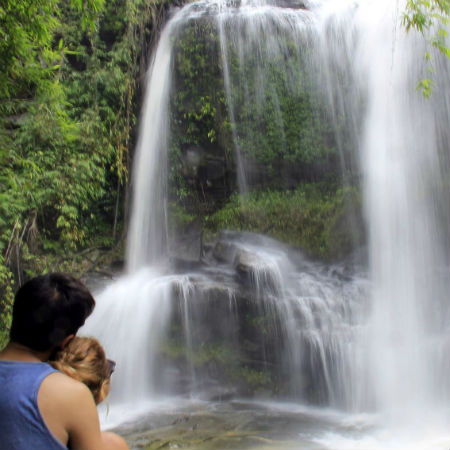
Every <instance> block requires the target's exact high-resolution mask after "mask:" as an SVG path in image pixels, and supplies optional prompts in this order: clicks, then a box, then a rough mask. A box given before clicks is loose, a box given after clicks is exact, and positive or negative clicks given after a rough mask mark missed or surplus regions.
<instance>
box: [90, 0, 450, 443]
mask: <svg viewBox="0 0 450 450" xmlns="http://www.w3.org/2000/svg"><path fill="white" fill-rule="evenodd" d="M403 8H404V4H403V3H401V2H395V1H393V0H359V1H357V2H355V1H353V0H310V1H308V2H307V4H306V9H289V8H288V9H287V8H280V7H277V6H274V5H269V4H256V3H254V2H243V3H242V5H241V7H240V8H237V7H236V6H233V5H226V4H223V3H221V2H213V1H211V2H209V1H203V2H196V3H193V4H190V5H188V6H186V7H184V8H183V9H181V10H180V11H178V12H177V13H176V14H175V15H174V16H173V18H172V19H171V20H170V21H169V23H168V24H167V26H166V27H165V28H164V30H163V32H162V35H161V39H160V42H159V44H158V47H157V49H156V52H155V56H154V58H153V62H152V65H151V68H150V70H149V75H148V84H147V89H146V99H145V101H144V107H143V114H142V118H141V125H140V137H139V142H138V147H137V150H136V156H135V164H134V177H133V180H134V181H133V192H134V195H133V198H134V200H133V207H132V208H133V209H132V219H131V223H130V232H129V238H128V250H127V251H128V253H127V264H128V269H129V272H130V274H129V275H128V276H127V277H124V278H123V279H121V280H119V281H118V282H117V283H115V284H113V285H112V286H110V288H108V289H107V290H106V291H105V292H103V293H102V294H101V295H99V296H98V306H97V308H96V312H95V313H94V316H93V318H92V319H89V321H88V324H87V327H86V330H85V331H86V333H88V334H91V333H92V334H96V335H98V336H99V337H100V339H101V341H102V342H103V343H104V344H105V346H106V348H107V351H108V353H109V354H110V355H111V357H113V358H116V359H117V360H118V363H119V364H118V370H117V378H116V380H115V386H116V387H115V388H114V391H115V392H114V391H113V397H112V400H113V402H124V401H126V402H128V403H130V402H136V401H137V400H142V399H149V398H153V396H154V395H155V394H156V393H157V392H158V386H159V385H158V383H157V382H156V381H155V380H156V379H158V377H159V380H161V378H164V377H166V375H167V377H166V378H167V379H168V378H170V377H179V378H180V379H181V377H183V378H182V380H183V383H184V384H186V385H188V387H187V388H186V391H188V393H189V392H190V393H193V392H196V393H198V389H199V387H202V386H203V387H204V386H205V385H206V382H205V379H203V378H202V377H201V376H199V375H198V374H197V373H196V370H195V367H194V364H193V359H192V358H193V355H192V353H193V352H194V351H195V348H197V347H196V345H197V341H198V340H199V338H198V333H199V329H200V326H199V325H200V324H199V321H200V320H206V321H208V320H211V319H212V314H214V311H209V312H208V314H209V315H208V314H206V313H205V311H199V310H198V308H196V303H199V304H201V305H202V307H205V306H204V305H211V304H213V305H214V307H217V303H214V302H209V303H208V302H204V303H201V302H199V298H205V299H209V297H208V296H209V295H210V293H211V292H214V291H215V290H217V289H218V287H217V280H218V279H220V280H221V282H222V285H221V287H220V289H221V290H224V289H225V291H226V295H225V298H227V299H228V300H227V302H226V304H225V305H221V306H220V308H221V309H220V312H219V313H218V314H220V315H221V319H223V322H224V323H225V324H226V326H224V327H223V329H220V330H216V331H217V333H218V334H220V336H221V337H222V338H223V339H224V340H227V341H228V342H229V343H230V345H231V344H232V346H238V345H239V342H237V339H236V336H233V332H234V330H235V328H233V327H237V325H236V324H237V322H238V319H237V318H236V311H237V307H236V298H235V296H236V291H235V285H234V281H233V277H235V272H234V271H235V270H236V267H235V264H236V263H235V262H234V261H231V260H230V261H227V263H226V264H222V265H218V264H217V261H215V262H214V264H215V265H213V266H212V267H209V268H208V269H207V270H205V272H204V273H202V274H201V275H200V274H199V273H189V272H188V273H185V274H183V275H177V274H175V275H171V274H170V269H169V268H168V265H166V261H165V256H166V253H167V239H168V237H167V223H166V222H167V217H166V191H167V162H166V161H167V160H166V158H167V152H168V137H169V136H168V133H169V129H170V126H169V117H170V114H169V104H170V89H171V83H172V79H171V63H172V58H173V54H172V53H173V45H174V41H175V40H176V38H177V33H178V32H179V29H180V27H182V26H183V25H185V24H186V22H187V21H190V20H195V19H197V18H198V17H203V16H205V15H210V16H212V17H214V20H215V22H216V24H217V32H218V35H219V39H220V51H221V61H222V68H223V71H224V73H223V76H224V87H225V91H226V97H227V102H228V113H229V117H230V120H231V122H232V134H233V139H234V147H235V149H236V150H237V151H240V148H241V145H240V141H239V139H240V138H241V137H242V136H241V134H242V129H241V130H240V132H238V131H239V126H242V124H240V123H238V121H239V119H238V114H237V112H236V111H235V109H237V108H236V105H235V104H234V102H235V97H234V94H233V92H234V91H235V90H241V92H242V94H243V97H242V98H244V99H245V102H250V103H255V104H256V105H259V106H258V107H259V110H260V111H263V110H264V108H265V107H266V106H267V102H269V103H270V107H271V108H272V109H273V111H274V116H273V124H274V125H276V126H277V133H278V135H279V137H280V142H285V141H284V138H283V137H284V133H285V129H284V127H285V123H284V121H283V120H284V119H283V111H281V109H280V107H279V98H278V95H279V92H277V91H276V89H275V88H274V86H275V84H274V83H273V80H271V79H270V77H269V75H268V73H266V72H265V60H264V58H265V56H267V55H274V54H275V55H280V56H281V57H280V58H279V59H277V61H279V62H280V64H281V62H282V61H284V63H285V64H286V66H285V67H282V68H281V69H280V71H281V72H282V74H283V75H282V77H283V83H284V86H285V87H286V91H285V92H287V93H288V94H290V95H294V94H295V93H296V92H297V89H299V85H298V83H300V82H301V83H306V84H307V85H308V86H311V90H312V91H313V92H314V94H315V95H318V96H320V97H321V99H322V100H324V101H325V104H326V105H327V108H328V109H327V114H326V117H327V120H330V122H331V127H332V129H333V131H334V135H335V141H336V143H337V147H338V149H339V150H340V152H341V163H342V166H343V168H348V166H349V164H351V162H349V159H348V153H349V152H348V151H347V149H346V147H347V146H353V147H355V149H356V151H357V152H358V154H359V162H360V169H361V172H362V184H363V190H364V203H365V211H366V219H367V224H368V231H369V279H370V281H369V283H367V280H366V278H365V276H364V275H361V274H355V273H352V274H351V276H350V277H348V278H345V277H341V276H340V275H339V273H338V275H336V274H334V273H332V272H331V271H330V272H326V270H325V268H324V267H323V266H319V265H312V264H306V265H305V262H304V261H303V262H302V263H301V264H297V263H293V262H292V261H291V259H290V257H289V256H288V254H287V251H286V250H285V249H284V248H283V249H281V248H279V247H278V246H277V245H275V244H273V243H270V242H267V241H265V240H258V241H257V244H256V245H255V243H254V242H253V243H251V242H246V241H245V239H246V237H245V236H244V241H240V242H235V241H233V240H232V239H230V240H229V241H228V242H233V245H234V246H235V249H236V251H237V252H239V255H240V258H241V260H242V261H243V265H244V266H245V270H247V271H248V272H245V273H247V274H248V275H250V286H251V289H252V290H253V293H254V294H255V295H254V297H255V298H256V299H258V301H259V302H260V303H259V308H260V309H261V310H262V311H263V312H264V311H267V312H269V313H270V314H268V315H270V316H271V317H276V318H277V320H276V321H275V322H273V323H272V324H270V327H272V332H273V334H274V335H275V334H279V335H281V336H282V337H283V339H284V340H283V346H281V347H280V349H279V350H280V351H282V352H283V355H281V356H280V361H281V364H283V365H284V368H285V369H286V368H287V370H289V371H291V373H292V376H291V377H290V379H289V381H290V384H291V390H290V392H291V394H292V395H293V396H295V398H296V399H299V400H301V401H305V400H306V395H305V392H306V391H307V389H306V388H305V383H311V380H313V381H314V382H315V383H316V385H315V386H316V388H317V390H318V391H320V392H317V393H315V399H316V400H318V403H321V404H324V405H326V406H331V407H335V408H342V409H344V410H346V411H352V412H365V411H369V412H371V413H373V412H377V413H379V415H380V423H383V425H385V426H390V427H391V429H393V428H399V427H402V426H404V427H406V428H411V426H412V427H413V428H414V427H415V430H416V431H417V430H420V429H421V426H422V425H423V424H424V423H427V427H428V424H429V423H430V422H427V419H428V418H429V416H430V411H432V412H433V414H435V415H436V420H435V421H434V422H433V423H436V422H439V421H441V422H442V423H443V428H444V429H445V427H446V426H448V424H449V420H448V411H449V407H448V404H449V403H450V308H449V301H448V295H449V292H450V282H449V273H448V268H449V257H448V254H447V253H448V248H449V246H448V241H449V238H448V232H449V231H448V225H449V217H448V216H449V212H448V209H449V198H450V195H449V192H448V181H446V177H447V178H448V145H449V131H448V128H449V127H448V125H449V122H450V121H449V117H450V113H449V111H450V106H449V105H450V96H449V93H448V79H447V78H448V73H449V69H448V64H447V63H446V62H445V61H441V60H440V59H439V58H438V59H437V65H438V69H439V71H438V73H437V74H436V75H435V79H436V87H435V92H434V94H433V96H432V98H431V99H425V98H423V97H422V96H421V94H420V93H418V92H416V91H415V85H416V83H417V82H418V81H419V79H420V78H421V77H422V76H423V75H424V66H423V55H424V52H425V47H424V42H423V39H422V38H421V37H419V36H417V35H414V34H413V33H410V35H406V33H405V30H404V29H403V28H402V26H401V24H400V22H401V14H402V11H403ZM281 34H283V35H284V36H289V39H285V40H280V39H279V37H280V35H281ZM293 43H294V44H293ZM230 48H232V49H234V51H235V54H234V57H236V58H237V60H232V59H231V58H232V55H231V54H230V53H229V49H230ZM236 55H237V56H236ZM255 55H257V57H256V58H254V56H255ZM252 58H254V64H255V67H254V69H255V70H254V72H253V75H252V76H254V77H255V79H254V80H252V82H251V83H247V81H248V80H247V79H246V77H247V76H248V73H245V72H244V68H245V64H246V61H249V60H251V61H253V59H252ZM298 64H301V70H302V75H301V76H299V75H298V73H297V71H298V70H299V67H297V65H298ZM281 72H280V73H281ZM277 82H279V80H277ZM250 86H252V87H255V86H256V87H257V89H256V90H255V91H253V90H252V89H251V88H250ZM263 94H264V95H263ZM245 102H244V103H245ZM323 120H325V119H323ZM235 121H236V123H235ZM343 124H345V125H346V126H345V127H343ZM312 125H314V124H312ZM343 128H345V132H343V131H342V129H343ZM244 131H245V132H247V133H248V134H249V135H250V137H251V138H252V139H253V138H254V139H256V138H257V133H258V132H259V131H258V129H257V127H255V128H254V129H248V130H244ZM240 133H241V134H240ZM302 138H303V137H302ZM255 142H257V140H255ZM236 159H237V161H238V163H239V162H240V161H241V160H242V159H243V158H242V155H240V153H239V154H238V155H237V157H236ZM237 173H238V176H239V180H238V185H239V186H240V187H241V189H243V190H246V189H247V174H246V167H245V161H243V160H242V166H240V167H239V168H238V170H237ZM242 261H241V262H242ZM233 264H234V266H233ZM147 265H151V266H152V268H151V269H142V268H143V267H145V266H147ZM217 266H220V267H217ZM339 270H340V268H339ZM339 270H338V272H339ZM167 271H169V275H168V274H167ZM174 292H177V296H178V297H177V298H178V299H180V302H179V310H180V311H181V312H180V311H179V312H180V317H181V319H180V320H181V323H182V327H183V333H184V336H185V351H186V358H187V359H188V360H189V362H190V363H191V365H190V367H189V372H190V373H189V374H187V375H186V374H180V373H179V372H176V370H175V369H174V371H173V373H172V375H170V376H169V375H168V374H163V375H161V373H158V371H159V370H160V368H159V367H155V366H158V362H157V357H156V353H157V347H158V346H159V345H160V344H161V341H162V340H164V339H166V337H167V329H168V328H169V325H170V320H172V319H173V316H174V315H176V311H174V308H173V299H174V298H175V295H174ZM368 292H370V294H369V295H368V294H367V293H368ZM211 298H212V297H211ZM207 307H210V306H207ZM205 308H206V307H205ZM211 322H213V320H211ZM227 327H229V328H230V330H231V331H230V330H227V329H226V328H227ZM270 327H269V328H270ZM196 333H197V335H196ZM268 339H270V337H269V338H268ZM277 350H278V349H277ZM272 351H273V349H272ZM301 373H304V374H306V375H305V376H304V379H302V376H300V375H299V374H301ZM166 381H167V380H166ZM207 381H209V380H207ZM172 384H173V383H172ZM166 385H167V386H168V385H170V383H168V382H167V383H166ZM117 386H118V388H117ZM167 386H166V387H167ZM191 388H192V389H191ZM169 391H170V386H169ZM441 432H442V429H439V430H438V431H435V430H434V428H433V433H435V434H437V435H439V433H441ZM330 439H331V440H333V439H334V443H335V447H334V448H338V444H336V442H337V441H338V439H337V438H336V436H333V437H331V438H330ZM445 439H446V438H445ZM319 441H320V442H321V443H322V444H324V445H327V446H329V445H330V442H329V440H327V439H318V442H319ZM394 441H395V439H394ZM379 442H383V436H382V437H381V438H378V437H377V438H376V439H375V442H372V441H370V443H368V441H366V440H363V444H358V443H354V442H349V441H344V443H343V444H342V447H339V448H350V446H354V448H364V449H365V448H387V447H383V444H382V443H381V444H380V443H379ZM411 442H412V441H411V440H408V441H407V444H406V447H405V446H403V447H402V445H403V444H398V448H412V446H413V444H412V443H411ZM439 442H440V443H441V442H442V441H439ZM445 442H446V444H444V445H446V446H447V447H448V445H447V444H448V442H447V441H445ZM422 444H423V443H422ZM422 444H421V445H422ZM339 445H340V444H339ZM386 445H387V444H386ZM389 445H391V444H389ZM433 445H434V444H433ZM440 445H441V444H438V445H437V446H436V448H446V447H441V446H440ZM358 446H359V447H358ZM364 446H366V447H364ZM431 446H432V445H431V444H430V447H431ZM389 448H397V444H392V446H390V447H389Z"/></svg>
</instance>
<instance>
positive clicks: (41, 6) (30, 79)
mask: <svg viewBox="0 0 450 450" xmlns="http://www.w3.org/2000/svg"><path fill="white" fill-rule="evenodd" d="M161 3H162V4H164V3H165V2H164V1H162V2H146V1H143V0H139V1H137V0H136V1H132V0H112V1H110V2H105V1H104V0H70V1H62V0H61V1H58V0H14V1H12V0H5V2H2V4H1V6H0V58H1V59H2V63H3V64H2V66H1V68H0V163H1V165H0V294H2V302H3V303H2V305H3V306H2V309H1V310H0V313H1V317H2V319H1V322H2V329H6V328H7V327H6V324H7V322H8V317H9V316H8V314H9V313H8V311H9V309H8V308H9V306H8V305H10V303H11V300H12V292H13V290H14V289H15V288H16V287H17V285H19V284H20V283H21V282H23V280H24V279H25V278H27V277H30V276H33V275H35V274H36V273H38V272H44V271H46V270H70V271H75V272H78V269H79V268H80V267H82V266H83V267H84V266H85V264H83V265H81V264H80V263H81V260H82V257H81V256H78V255H84V257H85V258H86V254H84V253H83V251H84V250H83V249H85V248H89V247H98V246H105V245H106V246H111V245H112V244H113V243H114V242H115V241H117V240H118V239H119V238H120V222H121V219H122V215H121V210H122V209H121V207H120V202H121V200H122V199H123V198H124V197H125V196H124V193H123V190H124V186H125V184H126V182H127V180H128V167H129V157H128V152H129V148H130V147H131V146H132V145H133V142H132V140H131V139H130V136H131V133H132V129H133V127H134V125H135V123H136V110H137V108H136V106H135V94H136V93H137V92H138V89H137V87H138V84H137V80H138V73H139V70H140V67H139V61H140V58H141V55H142V53H143V52H144V50H145V49H144V48H142V42H143V41H144V39H142V36H143V35H144V34H145V33H147V31H148V26H151V24H152V23H153V22H154V21H155V20H158V19H157V15H156V13H155V11H156V6H157V5H158V4H161ZM5 327H6V328H5ZM0 343H1V341H0Z"/></svg>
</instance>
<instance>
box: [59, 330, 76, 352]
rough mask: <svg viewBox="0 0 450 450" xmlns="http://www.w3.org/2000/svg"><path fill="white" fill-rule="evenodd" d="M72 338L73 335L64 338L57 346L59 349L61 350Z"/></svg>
mask: <svg viewBox="0 0 450 450" xmlns="http://www.w3.org/2000/svg"><path fill="white" fill-rule="evenodd" d="M74 337H75V335H74V334H69V336H66V337H65V338H64V340H63V341H62V342H61V344H59V347H60V349H61V350H63V349H64V348H65V347H66V346H67V345H68V344H69V342H70V341H71V340H72V339H73V338H74Z"/></svg>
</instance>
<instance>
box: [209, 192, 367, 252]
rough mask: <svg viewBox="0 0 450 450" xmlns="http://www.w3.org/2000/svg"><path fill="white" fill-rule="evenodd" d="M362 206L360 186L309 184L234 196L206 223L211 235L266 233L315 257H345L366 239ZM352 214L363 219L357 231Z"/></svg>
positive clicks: (358, 222) (359, 220)
mask: <svg viewBox="0 0 450 450" xmlns="http://www.w3.org/2000/svg"><path fill="white" fill-rule="evenodd" d="M360 208H361V205H360V196H359V194H358V192H357V191H356V190H355V188H350V187H344V188H338V189H330V187H327V186H325V185H323V184H319V185H314V184H310V185H307V184H304V185H302V186H300V187H298V188H297V189H296V190H294V191H261V192H255V193H252V194H250V195H248V196H246V197H245V198H243V197H241V196H239V195H234V196H233V197H232V198H231V200H230V202H229V203H228V204H227V205H225V206H224V207H223V208H222V209H221V210H220V211H218V212H216V213H215V214H214V215H212V216H211V217H209V218H208V219H207V220H206V223H205V227H206V229H207V231H209V232H210V233H214V232H217V231H218V230H220V229H233V230H246V231H252V232H257V233H263V234H267V235H270V236H272V237H274V238H277V239H280V240H282V241H284V242H286V243H288V244H290V245H293V246H297V247H300V248H302V249H303V250H305V251H306V252H307V253H308V254H310V255H312V256H315V257H320V258H325V259H329V258H339V257H342V256H345V255H346V254H347V253H348V252H349V251H351V250H352V249H353V248H354V247H355V245H356V244H360V243H361V241H362V231H361V230H362V223H361V219H360V217H361V212H360ZM352 216H354V217H357V218H358V219H357V224H358V226H357V227H356V229H352V227H351V226H350V223H351V218H352ZM358 232H359V236H358ZM355 235H356V239H357V242H355V241H354V239H355Z"/></svg>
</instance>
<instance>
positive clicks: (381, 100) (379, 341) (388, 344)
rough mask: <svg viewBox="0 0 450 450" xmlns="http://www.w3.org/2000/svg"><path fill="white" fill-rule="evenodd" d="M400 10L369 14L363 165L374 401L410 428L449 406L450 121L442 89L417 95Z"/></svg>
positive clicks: (417, 47) (410, 39)
mask: <svg viewBox="0 0 450 450" xmlns="http://www.w3.org/2000/svg"><path fill="white" fill-rule="evenodd" d="M399 7H400V5H399V6H398V8H399ZM398 8H393V7H392V5H389V4H386V5H385V6H384V10H383V8H380V5H377V8H376V10H373V9H370V10H368V12H367V14H370V20H367V21H366V22H365V27H366V29H365V32H366V33H367V35H368V39H367V44H366V48H365V51H366V52H367V53H366V55H369V54H370V58H367V56H366V57H365V58H363V61H362V64H363V68H364V70H365V73H366V74H367V83H368V86H367V90H368V105H367V117H366V123H365V130H364V135H363V152H362V161H363V163H362V164H363V170H364V171H365V174H366V178H365V196H366V207H367V216H368V224H369V232H370V255H371V256H370V269H371V278H372V280H373V285H374V289H373V293H372V304H373V313H372V319H371V323H370V327H371V329H370V333H371V339H370V341H371V348H370V350H371V352H372V374H373V378H374V380H373V383H374V386H375V392H376V401H377V402H378V404H379V407H380V408H382V409H383V410H386V411H387V412H388V414H389V416H390V417H391V420H393V421H395V422H399V421H402V422H404V423H405V424H406V425H409V426H410V425H411V423H413V421H417V423H420V421H421V420H423V419H424V410H436V409H439V408H442V407H445V404H446V403H447V402H448V396H447V395H448V381H443V380H442V379H441V381H439V383H437V382H436V377H437V376H439V375H438V374H439V373H440V372H441V370H442V361H441V358H442V353H441V350H440V348H439V347H441V346H442V343H445V342H446V341H447V340H448V320H449V316H448V292H449V291H448V285H447V283H448V280H444V279H443V277H442V272H441V271H442V270H445V268H446V267H448V255H447V254H446V252H447V249H446V248H445V247H444V245H443V244H444V243H445V240H446V234H447V233H448V223H446V222H443V221H442V217H440V215H441V211H440V209H441V208H442V206H443V205H442V201H443V197H442V193H441V190H442V188H443V186H444V185H445V178H442V173H441V170H442V167H441V161H440V160H441V155H442V152H448V137H449V135H448V131H444V134H441V135H439V131H438V130H439V129H441V133H442V131H443V130H444V129H445V127H446V126H447V124H448V120H449V116H448V109H447V108H445V109H443V108H442V106H443V105H442V100H443V98H442V97H441V96H444V99H445V97H448V95H447V94H446V93H445V90H446V89H448V88H446V87H445V85H444V84H441V83H440V82H438V83H437V85H436V92H435V93H434V95H433V97H432V98H431V99H429V100H427V99H425V98H424V97H423V96H421V95H420V93H415V85H416V84H417V82H418V80H419V79H420V78H421V77H422V76H424V70H423V58H422V57H421V56H422V55H423V54H424V53H425V51H426V49H425V47H424V45H423V42H422V41H421V39H420V38H419V37H418V36H415V35H414V34H413V33H411V34H410V35H408V36H406V35H405V32H404V30H403V29H401V28H400V27H398V26H397V27H395V26H393V25H392V24H393V23H394V24H395V23H398V22H399V14H400V12H399V10H398ZM375 37H376V40H375ZM445 72H446V70H445V69H444V74H445ZM437 77H438V79H439V75H437ZM439 81H441V80H439ZM442 81H443V80H442ZM437 97H441V99H439V98H437ZM445 101H447V102H448V98H447V100H445ZM442 113H443V114H442ZM444 124H446V125H444ZM439 140H441V141H439ZM436 347H437V348H436ZM414 423H415V422H414Z"/></svg>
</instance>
